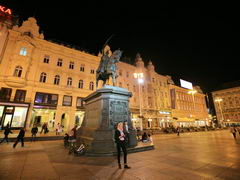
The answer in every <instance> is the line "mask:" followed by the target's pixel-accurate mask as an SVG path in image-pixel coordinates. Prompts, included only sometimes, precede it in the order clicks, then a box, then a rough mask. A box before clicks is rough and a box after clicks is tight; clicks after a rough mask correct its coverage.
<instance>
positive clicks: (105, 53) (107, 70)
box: [96, 45, 122, 87]
mask: <svg viewBox="0 0 240 180" xmlns="http://www.w3.org/2000/svg"><path fill="white" fill-rule="evenodd" d="M121 56H122V51H120V50H116V51H114V52H113V53H112V52H111V50H110V47H109V46H108V45H105V46H104V48H103V50H102V57H101V61H100V64H99V66H98V69H97V72H96V87H98V81H99V80H102V81H103V86H104V85H105V84H106V82H107V80H108V81H109V79H110V77H111V78H112V82H113V86H116V79H117V77H118V74H117V65H116V63H118V62H119V60H120V58H121Z"/></svg>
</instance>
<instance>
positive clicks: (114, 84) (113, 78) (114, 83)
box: [112, 74, 116, 86]
mask: <svg viewBox="0 0 240 180" xmlns="http://www.w3.org/2000/svg"><path fill="white" fill-rule="evenodd" d="M112 82H113V86H116V79H115V76H114V74H112Z"/></svg>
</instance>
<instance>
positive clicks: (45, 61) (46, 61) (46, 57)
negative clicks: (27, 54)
mask: <svg viewBox="0 0 240 180" xmlns="http://www.w3.org/2000/svg"><path fill="white" fill-rule="evenodd" d="M43 62H44V63H47V64H48V63H49V56H48V55H45V56H44V59H43Z"/></svg>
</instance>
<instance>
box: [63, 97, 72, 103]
mask: <svg viewBox="0 0 240 180" xmlns="http://www.w3.org/2000/svg"><path fill="white" fill-rule="evenodd" d="M63 106H72V96H66V95H64V96H63Z"/></svg>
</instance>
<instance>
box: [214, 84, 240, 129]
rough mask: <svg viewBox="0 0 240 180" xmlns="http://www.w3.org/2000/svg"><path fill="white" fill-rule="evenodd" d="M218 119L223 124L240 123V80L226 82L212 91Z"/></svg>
mask: <svg viewBox="0 0 240 180" xmlns="http://www.w3.org/2000/svg"><path fill="white" fill-rule="evenodd" d="M212 96H213V100H214V106H215V110H216V115H217V119H219V121H220V124H221V125H222V126H239V125H240V82H239V81H236V82H230V83H226V84H224V85H223V86H222V87H221V88H219V90H216V91H213V92H212Z"/></svg>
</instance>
